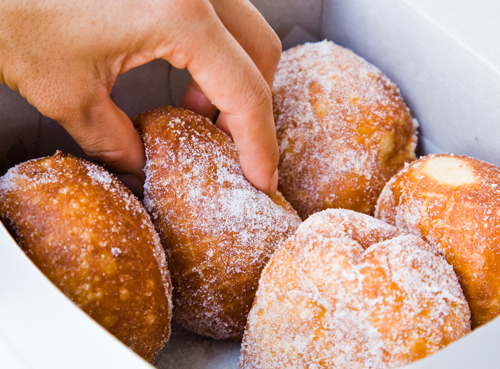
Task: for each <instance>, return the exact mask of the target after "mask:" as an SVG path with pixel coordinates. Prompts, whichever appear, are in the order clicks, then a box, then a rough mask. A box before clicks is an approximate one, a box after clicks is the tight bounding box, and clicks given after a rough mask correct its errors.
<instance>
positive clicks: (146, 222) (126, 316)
mask: <svg viewBox="0 0 500 369" xmlns="http://www.w3.org/2000/svg"><path fill="white" fill-rule="evenodd" d="M0 218H1V219H2V221H3V222H4V223H5V224H6V225H7V226H8V228H9V229H10V230H11V232H12V233H13V234H14V236H15V238H16V240H17V241H18V243H19V245H20V246H21V248H22V249H23V250H24V251H25V252H26V254H27V255H28V256H29V257H30V258H31V259H32V260H33V262H34V263H35V264H36V265H37V266H38V267H39V268H40V270H42V272H43V273H44V274H45V275H47V277H48V278H49V279H50V280H51V281H52V282H53V283H54V284H55V285H56V286H57V287H58V288H59V289H61V291H62V292H64V293H65V294H66V295H67V296H68V297H69V298H70V299H71V300H73V301H74V302H75V303H76V304H77V305H78V306H79V307H80V308H81V309H82V310H84V311H85V312H86V313H87V314H89V315H90V316H91V317H92V318H93V319H95V320H96V321H97V322H98V323H99V324H101V325H102V326H103V327H104V328H106V329H107V330H108V331H110V333H112V334H114V335H115V336H116V337H117V338H118V339H120V340H121V341H122V342H124V343H125V344H126V345H128V346H129V347H130V348H131V349H132V350H134V351H136V352H137V353H138V354H139V355H141V356H142V357H144V358H145V359H146V360H149V361H151V360H152V359H153V358H154V356H155V355H156V353H157V352H158V351H159V350H160V349H161V348H162V347H163V345H164V343H165V342H166V341H167V340H168V337H169V335H170V319H171V315H172V305H173V304H172V298H171V294H172V287H171V283H170V276H169V272H168V269H167V265H166V258H165V253H164V251H163V248H162V247H161V244H160V240H159V237H158V235H157V234H156V231H155V230H154V227H153V224H152V223H151V220H150V219H149V216H148V214H147V212H146V210H145V209H144V208H143V207H142V206H141V204H140V202H139V201H138V200H137V198H135V196H134V195H132V193H131V192H130V191H129V190H128V189H127V188H126V187H125V186H124V185H123V184H122V183H121V182H119V181H118V180H117V179H116V178H115V177H113V176H112V175H111V174H110V173H108V172H107V171H106V170H105V169H104V168H102V167H100V166H98V165H95V164H91V163H89V162H87V161H85V160H81V159H78V158H75V157H73V156H71V155H63V154H62V153H61V152H57V153H56V154H55V155H53V156H50V157H46V158H41V159H35V160H30V161H28V162H25V163H22V164H19V165H17V166H16V167H14V168H12V169H10V170H9V171H8V172H7V173H6V174H5V176H3V177H1V178H0Z"/></svg>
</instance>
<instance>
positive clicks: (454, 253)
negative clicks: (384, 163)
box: [376, 155, 500, 328]
mask: <svg viewBox="0 0 500 369" xmlns="http://www.w3.org/2000/svg"><path fill="white" fill-rule="evenodd" d="M376 216H377V218H379V219H382V220H384V221H386V222H388V223H391V224H394V225H396V226H397V227H399V228H401V229H402V230H404V231H407V232H410V233H413V234H415V235H417V236H420V237H422V238H423V239H424V240H425V241H427V242H429V243H430V244H431V245H434V246H436V247H438V248H439V249H441V250H442V252H443V253H444V255H445V257H446V260H448V262H449V263H450V264H451V265H452V266H453V268H454V269H455V272H456V273H457V275H458V279H459V281H460V283H461V285H462V288H463V290H464V294H465V297H466V298H467V301H468V302H469V306H470V309H471V315H472V327H473V328H475V327H478V326H480V325H481V324H484V323H486V322H488V321H490V320H491V319H493V318H495V317H496V316H498V315H499V314H500V168H498V167H497V166H494V165H492V164H488V163H485V162H483V161H480V160H477V159H474V158H470V157H466V156H457V155H429V156H426V157H423V158H421V159H419V160H417V161H415V162H414V163H412V164H411V165H409V166H407V167H406V169H404V170H403V171H401V172H400V173H398V174H397V175H396V176H394V178H393V179H391V181H389V182H388V183H387V185H386V187H385V188H384V190H383V192H382V194H381V195H380V199H379V201H378V206H377V212H376Z"/></svg>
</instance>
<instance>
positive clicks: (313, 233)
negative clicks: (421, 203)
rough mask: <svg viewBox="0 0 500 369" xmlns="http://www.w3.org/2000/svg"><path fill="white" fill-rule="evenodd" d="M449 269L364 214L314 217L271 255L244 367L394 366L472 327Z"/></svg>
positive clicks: (417, 242) (426, 249) (417, 243)
mask: <svg viewBox="0 0 500 369" xmlns="http://www.w3.org/2000/svg"><path fill="white" fill-rule="evenodd" d="M469 319H470V312H469V308H468V306H467V302H466V301H465V298H464V296H463V293H462V290H461V289H460V285H459V283H458V280H457V277H456V275H455V273H454V272H453V269H452V267H451V266H450V265H449V264H448V263H446V261H445V260H444V258H443V256H442V255H440V254H439V253H438V252H437V251H436V250H434V249H433V248H432V247H431V246H429V245H428V244H426V243H425V242H423V241H422V240H421V239H420V238H418V237H415V236H413V235H405V234H402V233H401V232H400V231H399V230H398V229H396V228H395V227H392V226H390V225H388V224H385V223H383V222H381V221H379V220H376V219H374V218H372V217H370V216H368V215H364V214H361V213H356V212H353V211H350V210H340V209H329V210H325V211H322V212H320V213H317V214H314V215H312V216H311V217H309V218H308V219H307V220H306V221H305V222H304V223H302V224H301V225H300V227H299V228H298V230H297V232H296V233H295V235H294V236H292V237H290V238H289V239H288V240H287V241H286V242H285V243H284V244H283V245H282V246H281V247H280V248H279V249H278V250H277V251H276V252H275V253H274V255H273V256H272V257H271V260H270V262H269V264H268V265H267V266H266V268H265V269H264V271H263V272H262V277H261V279H260V282H259V289H258V291H257V296H256V298H255V302H254V304H253V307H252V310H251V311H250V314H249V316H248V323H247V329H246V331H245V336H244V338H243V344H242V354H241V357H240V368H241V369H250V368H259V369H274V368H280V369H281V368H294V369H299V368H371V369H375V368H393V367H398V366H401V365H405V364H407V363H410V362H412V361H415V360H418V359H420V358H423V357H425V356H427V355H429V354H431V353H433V352H435V351H437V350H439V349H440V348H442V347H444V346H446V345H447V344H449V343H450V342H453V341H454V340H456V339H458V338H460V337H461V336H463V335H465V334H466V333H468V332H469V331H470V321H469Z"/></svg>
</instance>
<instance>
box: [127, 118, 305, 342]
mask: <svg viewBox="0 0 500 369" xmlns="http://www.w3.org/2000/svg"><path fill="white" fill-rule="evenodd" d="M135 124H136V125H137V126H138V128H139V129H140V131H141V134H142V137H143V140H144V144H145V148H146V155H147V164H146V169H145V172H146V185H145V198H144V203H145V205H146V207H147V209H148V210H149V211H150V213H151V215H152V218H153V219H154V222H155V225H156V228H157V230H158V231H159V233H160V237H161V239H162V242H163V245H164V247H165V249H166V250H167V255H168V257H169V265H170V267H171V272H172V279H173V283H174V305H175V307H174V319H176V321H178V322H179V323H180V324H181V325H183V326H184V327H185V328H187V329H189V330H192V331H194V332H197V333H200V334H203V335H207V336H211V337H214V338H241V336H242V335H243V330H244V326H245V322H246V316H247V314H248V311H249V310H250V306H251V303H252V301H253V298H254V296H255V291H256V289H257V284H258V279H259V276H260V272H261V270H262V268H263V267H264V265H265V263H266V262H267V261H268V260H269V258H270V256H271V255H272V253H273V252H274V250H275V249H276V248H278V247H279V245H280V244H281V243H282V242H283V241H284V240H285V239H286V238H287V237H288V236H289V235H291V234H292V233H293V232H294V231H295V229H296V228H297V227H298V225H299V223H300V219H299V217H298V216H297V214H296V213H295V211H294V210H293V209H292V208H291V206H290V205H289V204H288V203H286V201H285V200H284V199H283V198H282V196H281V195H280V194H278V196H276V198H275V199H274V201H273V200H271V199H270V198H269V197H268V196H267V195H265V194H264V193H262V192H260V191H258V190H256V189H255V188H254V187H253V186H252V185H251V184H250V183H249V182H248V181H247V180H246V179H245V177H244V175H243V172H242V171H241V168H240V166H239V163H238V153H237V150H236V146H235V145H234V143H233V142H232V141H231V140H230V139H229V137H227V136H226V135H225V134H224V133H223V132H222V131H220V130H219V129H217V128H216V127H215V126H214V125H213V124H212V123H211V122H210V121H209V120H208V119H206V118H204V117H201V116H199V115H196V114H194V113H192V112H189V111H186V110H182V109H175V108H162V109H155V110H153V111H150V112H148V113H145V114H143V115H141V116H139V117H137V118H136V119H135Z"/></svg>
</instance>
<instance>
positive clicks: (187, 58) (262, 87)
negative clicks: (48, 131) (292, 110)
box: [0, 0, 281, 195]
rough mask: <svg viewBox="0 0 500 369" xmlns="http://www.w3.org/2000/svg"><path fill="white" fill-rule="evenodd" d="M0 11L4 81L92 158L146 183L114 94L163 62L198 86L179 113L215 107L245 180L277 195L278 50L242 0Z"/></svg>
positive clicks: (30, 4) (73, 0)
mask: <svg viewBox="0 0 500 369" xmlns="http://www.w3.org/2000/svg"><path fill="white" fill-rule="evenodd" d="M0 10H1V11H0V45H1V47H2V53H1V54H0V82H2V83H5V84H7V85H8V86H9V87H10V88H12V89H14V90H18V91H19V92H20V93H21V95H23V96H24V97H25V98H26V99H27V100H28V101H29V102H30V103H31V104H32V105H34V106H35V107H36V108H37V109H38V110H39V111H40V112H41V113H42V114H43V115H45V116H47V117H50V118H52V119H54V120H56V121H58V122H59V123H61V124H62V125H63V126H64V127H65V128H66V130H67V131H68V132H69V133H70V134H71V135H72V136H73V138H75V140H76V141H77V142H78V143H79V144H80V146H81V147H82V148H83V149H84V150H85V152H86V153H87V154H88V155H89V157H91V158H92V159H94V160H96V161H99V162H101V163H103V164H105V165H106V166H107V167H108V168H110V169H111V170H114V171H116V172H119V173H131V174H134V175H135V176H137V177H138V178H140V179H143V178H144V174H143V172H142V168H143V167H144V164H145V157H144V150H143V147H142V142H141V140H140V137H139V135H138V134H137V132H136V131H135V129H134V127H133V125H132V123H131V121H130V119H129V118H128V117H127V116H126V115H125V113H123V112H122V111H121V110H120V109H119V108H118V107H117V106H116V105H115V104H114V103H113V102H112V100H111V98H110V93H111V89H112V87H113V85H114V83H115V80H116V78H117V76H118V75H119V74H121V73H124V72H126V71H127V70H129V69H132V68H134V67H136V66H139V65H142V64H145V63H147V62H149V61H151V60H153V59H157V58H163V59H166V60H168V61H169V62H170V63H171V64H172V65H173V66H175V67H176V68H180V69H182V68H187V69H188V70H189V72H190V73H191V75H192V77H193V79H194V81H196V82H194V81H193V82H192V83H191V84H190V86H189V87H188V90H187V92H186V96H185V98H184V101H183V106H184V107H186V108H188V109H191V110H194V111H196V112H198V113H201V114H204V115H207V116H213V115H214V114H215V111H216V110H215V109H216V108H215V107H217V108H218V109H219V110H220V111H221V114H220V116H219V119H218V121H217V125H218V126H219V127H220V128H221V129H223V130H225V131H226V132H227V133H228V134H230V135H231V136H232V137H233V139H234V141H235V144H236V146H237V147H238V150H239V153H240V162H241V166H242V169H243V172H244V174H245V176H246V177H247V178H248V180H249V181H250V182H252V183H253V184H254V186H255V187H257V188H258V189H260V190H262V191H264V192H266V193H268V194H271V195H272V194H274V192H275V191H276V187H277V180H278V178H277V171H276V167H277V163H278V147H277V143H276V135H275V129H274V120H273V115H272V100H271V89H270V86H271V85H272V80H273V77H274V72H275V70H276V66H277V64H278V61H279V56H280V51H281V48H280V43H279V40H278V38H277V36H276V34H275V33H274V32H273V31H272V30H271V28H270V27H269V25H268V24H267V23H266V22H265V20H264V19H263V18H262V16H261V15H260V14H259V13H258V12H257V10H256V9H255V8H254V7H253V6H252V5H251V4H250V3H249V2H248V1H247V0H213V1H212V2H210V1H208V0H190V1H185V0H144V1H140V2H138V1H133V0H128V1H126V0H108V1H104V2H102V1H95V0H38V1H10V0H0ZM201 91H203V92H201ZM210 101H211V102H213V105H212V104H211V103H210Z"/></svg>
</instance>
